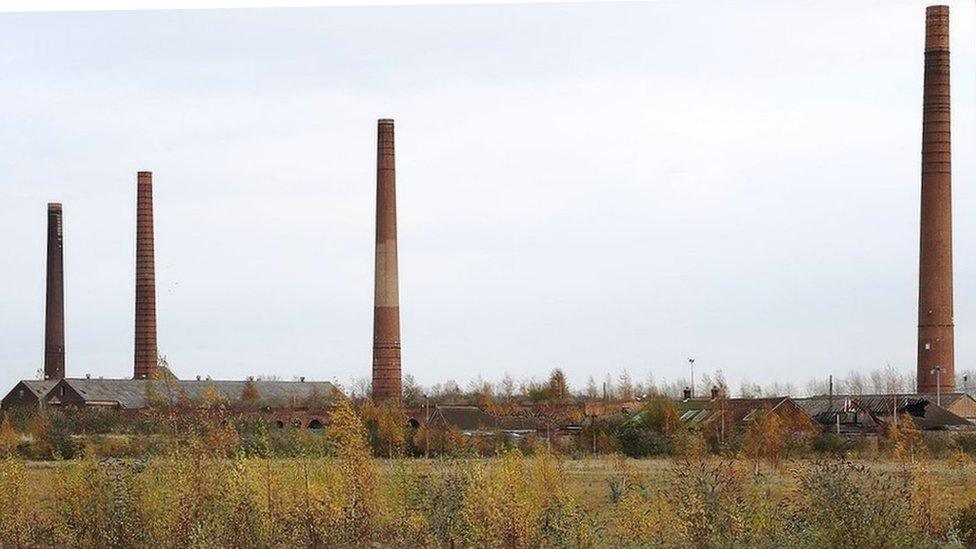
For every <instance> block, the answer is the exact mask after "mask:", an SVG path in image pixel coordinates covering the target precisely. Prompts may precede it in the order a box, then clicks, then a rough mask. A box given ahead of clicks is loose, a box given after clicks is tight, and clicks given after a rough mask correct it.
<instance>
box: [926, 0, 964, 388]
mask: <svg viewBox="0 0 976 549" xmlns="http://www.w3.org/2000/svg"><path fill="white" fill-rule="evenodd" d="M949 143H950V140H949V7H948V6H929V7H928V8H926V10H925V79H924V89H923V98H922V192H921V230H920V238H919V275H918V372H917V373H918V392H919V393H935V392H936V387H937V386H939V385H941V391H942V392H952V391H954V390H955V380H954V373H955V372H954V370H955V357H954V350H953V317H952V183H951V180H952V176H951V171H952V170H951V153H950V146H949Z"/></svg>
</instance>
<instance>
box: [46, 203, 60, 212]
mask: <svg viewBox="0 0 976 549" xmlns="http://www.w3.org/2000/svg"><path fill="white" fill-rule="evenodd" d="M47 209H48V210H57V211H61V203H60V202H48V203H47Z"/></svg>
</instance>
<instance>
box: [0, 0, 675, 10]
mask: <svg viewBox="0 0 976 549" xmlns="http://www.w3.org/2000/svg"><path fill="white" fill-rule="evenodd" d="M636 1H665V0H569V1H567V0H480V1H479V0H126V1H123V0H73V1H72V0H0V12H32V11H33V12H47V11H131V10H195V9H235V8H309V7H330V6H331V7H334V6H345V7H349V6H423V5H477V4H482V5H488V4H565V3H609V2H614V3H619V2H636Z"/></svg>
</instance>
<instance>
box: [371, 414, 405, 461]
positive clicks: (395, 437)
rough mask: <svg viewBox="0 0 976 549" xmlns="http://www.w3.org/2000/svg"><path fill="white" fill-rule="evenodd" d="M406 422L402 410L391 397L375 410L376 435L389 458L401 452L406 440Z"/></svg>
mask: <svg viewBox="0 0 976 549" xmlns="http://www.w3.org/2000/svg"><path fill="white" fill-rule="evenodd" d="M406 431H407V423H406V418H405V417H404V415H403V412H402V411H401V410H400V407H399V406H397V403H396V401H394V400H393V399H390V400H386V401H384V402H383V404H381V405H380V407H379V409H378V410H377V417H376V436H377V438H379V440H380V442H381V443H382V444H383V446H385V447H386V451H387V454H388V455H389V457H390V459H393V457H394V455H397V456H399V455H400V454H401V453H402V452H403V445H404V444H405V443H406V440H407V433H406Z"/></svg>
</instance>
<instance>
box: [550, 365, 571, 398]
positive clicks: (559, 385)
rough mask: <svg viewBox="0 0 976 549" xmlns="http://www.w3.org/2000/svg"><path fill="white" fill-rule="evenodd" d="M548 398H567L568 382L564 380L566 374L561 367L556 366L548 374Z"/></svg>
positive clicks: (568, 394) (568, 393)
mask: <svg viewBox="0 0 976 549" xmlns="http://www.w3.org/2000/svg"><path fill="white" fill-rule="evenodd" d="M548 392H549V399H550V400H555V401H557V402H562V401H565V400H569V397H570V391H569V384H568V383H567V382H566V374H565V373H563V371H562V369H560V368H556V369H554V370H553V371H552V372H551V373H550V374H549V387H548Z"/></svg>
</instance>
